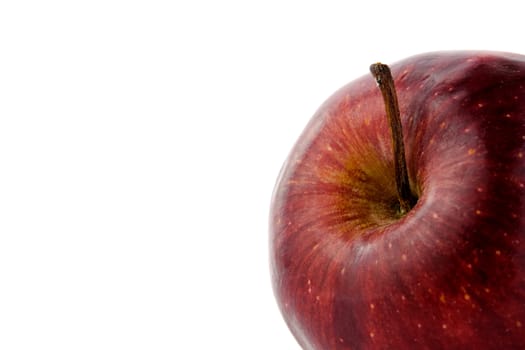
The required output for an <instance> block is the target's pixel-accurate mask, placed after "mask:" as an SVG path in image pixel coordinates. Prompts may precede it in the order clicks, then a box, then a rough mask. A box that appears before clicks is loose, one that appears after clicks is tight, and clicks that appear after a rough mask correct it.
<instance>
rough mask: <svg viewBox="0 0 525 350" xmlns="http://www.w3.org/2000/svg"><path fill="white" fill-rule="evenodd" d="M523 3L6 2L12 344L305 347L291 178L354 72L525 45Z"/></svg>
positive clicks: (1, 10) (3, 76)
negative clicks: (277, 226)
mask: <svg viewBox="0 0 525 350" xmlns="http://www.w3.org/2000/svg"><path fill="white" fill-rule="evenodd" d="M520 6H523V5H521V3H520V2H519V1H515V2H507V1H497V2H494V1H486V2H483V1H478V2H471V3H469V2H462V1H440V2H404V1H340V2H333V1H318V2H305V1H264V2H262V1H261V2H254V1H230V0H226V1H152V0H150V1H133V0H128V1H115V0H104V1H99V0H92V1H23V0H18V1H9V0H7V1H2V2H1V3H0V348H1V349H6V350H11V349H44V348H46V349H48V348H49V349H54V350H58V349H68V350H69V349H261V350H266V349H272V350H273V349H285V350H293V349H298V348H299V347H298V346H297V345H296V343H295V340H294V339H293V338H292V336H291V335H290V333H289V331H288V329H287V328H286V326H285V324H284V322H283V321H282V318H281V315H280V314H279V311H278V309H277V306H276V303H275V301H274V299H273V294H272V290H271V284H270V279H269V273H268V261H267V257H268V249H267V246H268V243H267V242H268V238H267V218H268V209H269V205H270V196H271V192H272V188H273V185H274V181H275V179H276V176H277V173H278V171H279V169H280V166H281V164H282V162H283V161H284V159H285V157H286V155H287V153H288V151H289V150H290V148H291V147H292V145H293V143H294V142H295V140H296V138H297V137H298V135H299V133H300V132H301V131H302V129H303V127H304V126H305V124H306V123H307V121H308V119H309V118H310V116H311V115H312V114H313V113H314V112H315V110H316V109H317V107H318V106H319V105H320V104H321V103H322V102H323V101H324V100H325V99H326V98H327V97H328V96H329V95H330V94H332V93H333V92H334V91H335V90H336V89H338V88H339V87H340V86H342V85H343V84H345V83H347V82H349V81H351V80H353V79H355V78H357V77H359V76H361V75H363V74H367V72H368V66H369V65H370V64H371V63H373V62H375V61H378V60H380V61H383V62H385V63H391V62H394V61H396V60H399V59H402V58H404V57H406V56H410V55H413V54H417V53H421V52H424V51H434V50H444V49H491V50H504V51H514V52H521V53H525V47H524V44H523V43H524V41H523V16H522V14H523V11H522V10H520Z"/></svg>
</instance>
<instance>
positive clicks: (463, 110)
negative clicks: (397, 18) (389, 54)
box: [270, 52, 525, 350]
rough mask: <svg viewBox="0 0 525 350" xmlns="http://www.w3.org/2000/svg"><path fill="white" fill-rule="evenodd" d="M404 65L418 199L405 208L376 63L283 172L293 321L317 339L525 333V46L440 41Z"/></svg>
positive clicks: (281, 272) (278, 204)
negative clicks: (512, 49) (489, 47)
mask: <svg viewBox="0 0 525 350" xmlns="http://www.w3.org/2000/svg"><path fill="white" fill-rule="evenodd" d="M391 71H392V75H393V77H394V84H395V87H396V90H397V100H398V102H399V109H400V116H401V123H402V128H403V129H402V131H403V135H404V136H403V137H402V144H404V154H405V156H406V169H407V177H408V180H409V192H410V195H411V196H413V199H414V201H413V202H412V203H411V204H410V206H409V207H408V210H406V212H403V211H402V210H400V208H401V205H400V199H399V195H398V192H399V186H398V185H397V183H396V171H395V168H396V167H395V163H394V158H395V157H394V152H393V149H392V131H391V129H390V127H389V125H388V122H387V118H386V113H385V103H384V101H383V99H382V97H381V91H380V89H378V86H377V84H376V81H375V80H374V78H373V77H372V76H371V75H369V74H367V75H365V76H363V77H362V78H360V79H358V80H356V81H354V82H352V83H350V84H348V85H346V86H344V87H343V88H341V89H340V90H339V91H337V92H336V93H335V94H334V95H333V96H332V97H330V98H329V99H328V100H327V101H326V102H325V103H324V104H323V105H322V106H321V108H320V109H319V110H318V111H317V112H316V114H315V115H314V116H313V118H312V119H311V121H310V122H309V124H308V125H307V127H306V129H305V130H304V132H303V133H302V135H301V136H300V138H299V140H298V142H297V143H296V145H295V146H294V148H293V150H292V151H291V153H290V155H289V157H288V159H287V161H286V162H285V164H284V166H283V168H282V170H281V173H280V175H279V178H278V180H277V184H276V187H275V190H274V193H273V197H272V206H271V214H270V261H271V274H272V281H273V288H274V292H275V295H276V299H277V301H278V304H279V307H280V309H281V312H282V314H283V316H284V318H285V320H286V323H287V324H288V326H289V328H290V330H291V332H292V333H293V335H294V336H295V337H296V339H297V341H298V342H299V344H300V345H301V346H302V347H303V348H304V349H322V350H335V349H403V350H405V349H525V56H521V55H517V54H510V53H497V52H438V53H429V54H423V55H418V56H415V57H411V58H408V59H405V60H403V61H400V62H398V63H396V64H393V65H392V66H391ZM394 134H395V133H394ZM416 201H417V202H416Z"/></svg>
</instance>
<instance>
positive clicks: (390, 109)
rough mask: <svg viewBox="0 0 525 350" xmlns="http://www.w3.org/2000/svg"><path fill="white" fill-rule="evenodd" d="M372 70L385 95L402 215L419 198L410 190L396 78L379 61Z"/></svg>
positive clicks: (371, 67)
mask: <svg viewBox="0 0 525 350" xmlns="http://www.w3.org/2000/svg"><path fill="white" fill-rule="evenodd" d="M370 72H371V73H372V75H373V76H374V78H375V80H376V82H377V86H378V87H379V89H380V90H381V94H382V95H383V101H384V103H385V109H386V116H387V119H388V122H389V123H390V131H391V132H392V147H393V150H394V167H395V177H396V187H397V196H398V200H399V211H400V214H401V215H404V214H406V213H407V212H408V211H410V209H412V207H413V206H414V205H415V204H416V202H417V198H416V197H415V196H414V195H413V194H412V191H411V190H410V182H409V179H408V170H407V163H406V158H405V147H404V144H403V128H402V125H401V114H400V112H399V105H398V102H397V93H396V88H395V86H394V78H392V73H391V72H390V68H389V67H388V66H387V65H386V64H382V63H379V62H378V63H374V64H372V65H371V66H370Z"/></svg>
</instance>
